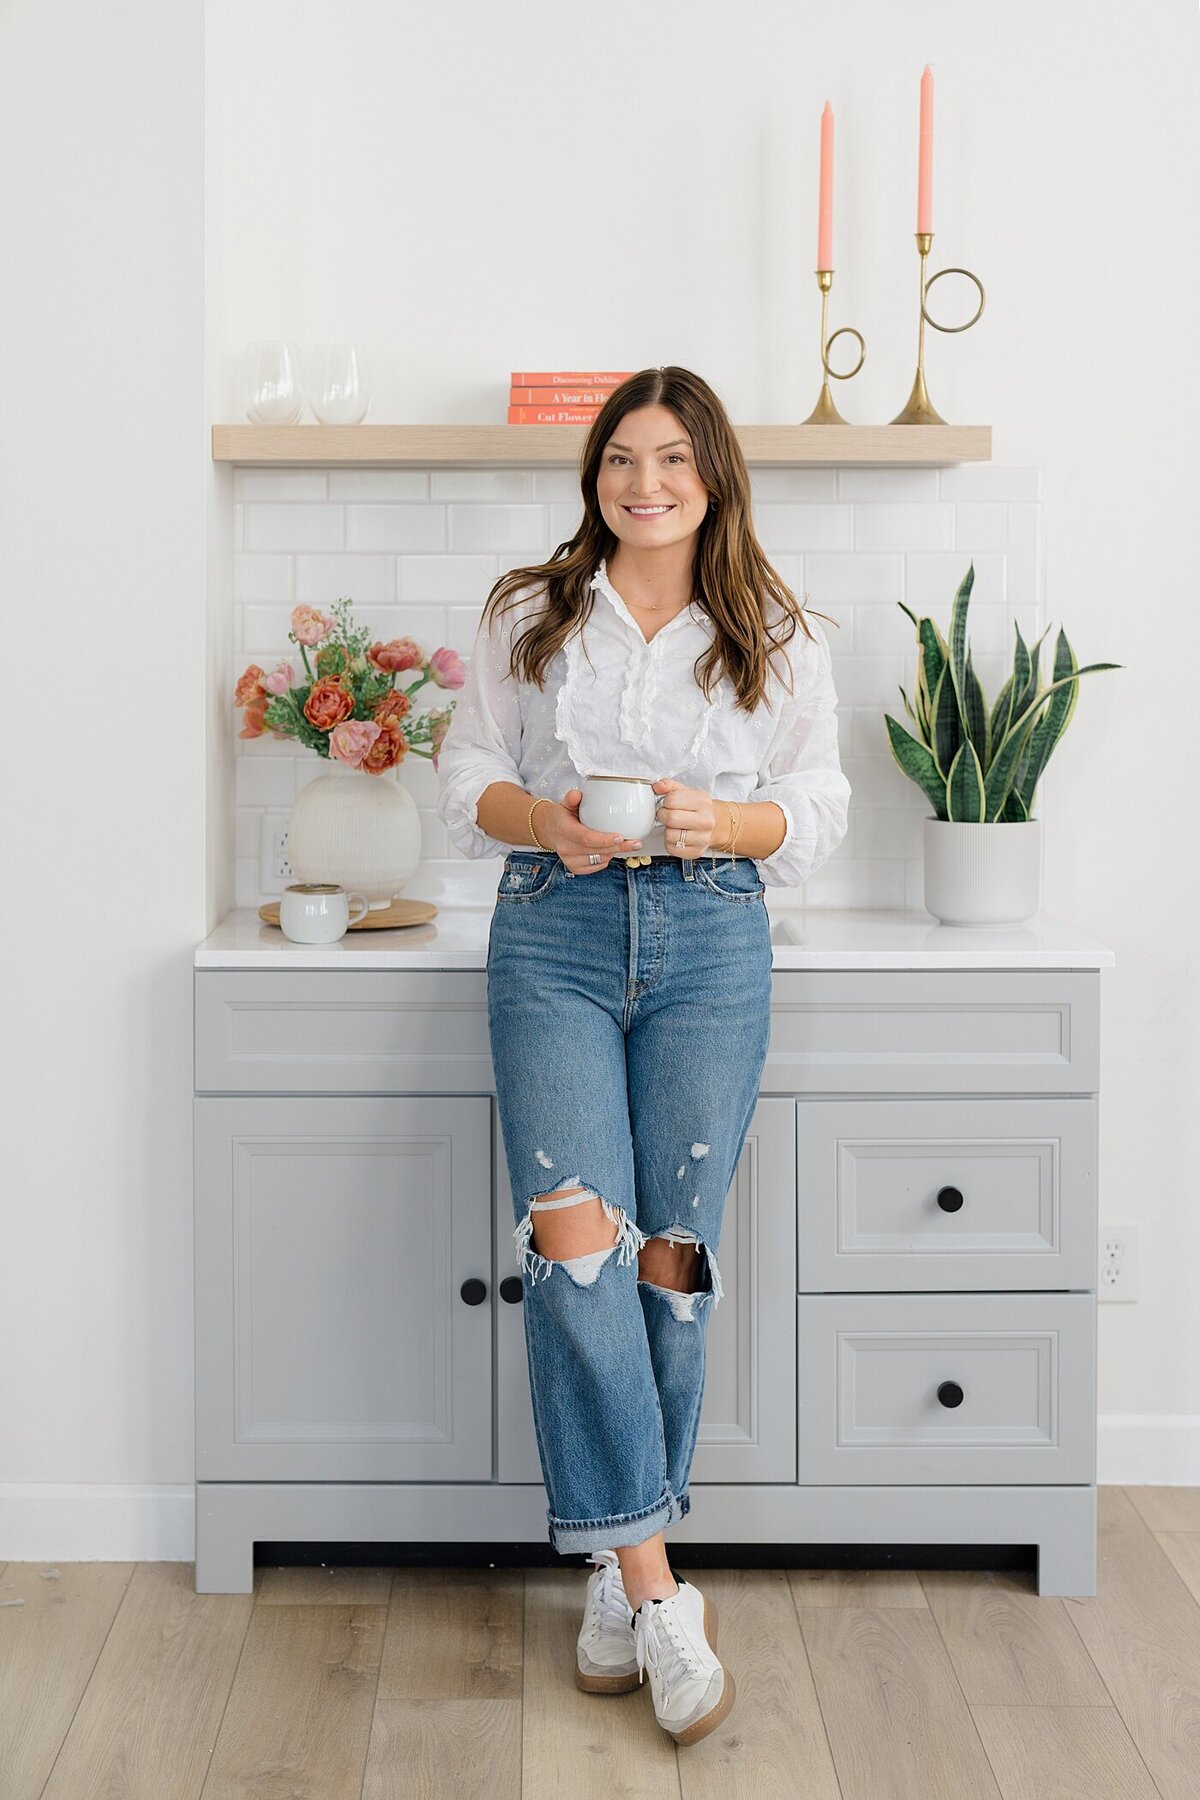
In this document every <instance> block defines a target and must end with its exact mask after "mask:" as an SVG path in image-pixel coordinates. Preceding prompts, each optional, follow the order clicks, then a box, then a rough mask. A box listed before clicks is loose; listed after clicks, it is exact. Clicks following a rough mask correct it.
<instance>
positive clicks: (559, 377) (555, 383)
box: [512, 369, 636, 388]
mask: <svg viewBox="0 0 1200 1800" xmlns="http://www.w3.org/2000/svg"><path fill="white" fill-rule="evenodd" d="M633 374H636V370H634V369H616V370H612V369H601V370H596V369H560V370H558V371H557V372H555V371H553V370H549V371H548V370H545V369H534V370H533V371H532V372H530V371H528V370H525V371H522V370H517V369H514V370H513V376H512V385H513V386H514V387H590V388H615V387H620V385H621V383H622V382H623V381H628V379H629V377H630V376H631V375H633Z"/></svg>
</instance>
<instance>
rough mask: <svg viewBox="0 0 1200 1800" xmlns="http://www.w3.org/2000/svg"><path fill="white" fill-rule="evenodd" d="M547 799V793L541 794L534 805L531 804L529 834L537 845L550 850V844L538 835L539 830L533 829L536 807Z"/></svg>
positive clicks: (539, 847)
mask: <svg viewBox="0 0 1200 1800" xmlns="http://www.w3.org/2000/svg"><path fill="white" fill-rule="evenodd" d="M545 799H546V796H545V794H539V795H538V797H537V799H536V800H535V801H534V803H533V806H531V807H530V809H529V835H530V837H531V838H532V839H533V841H534V843H535V844H536V845H537V847H538V849H539V850H549V848H550V846H549V844H543V842H542V840H541V838H540V837H539V836H538V834H537V832H536V831H535V830H534V829H533V813H534V808H535V807H538V806H540V805H541V804H542V802H543V801H544V800H545ZM546 803H547V805H549V802H548V801H547V802H546Z"/></svg>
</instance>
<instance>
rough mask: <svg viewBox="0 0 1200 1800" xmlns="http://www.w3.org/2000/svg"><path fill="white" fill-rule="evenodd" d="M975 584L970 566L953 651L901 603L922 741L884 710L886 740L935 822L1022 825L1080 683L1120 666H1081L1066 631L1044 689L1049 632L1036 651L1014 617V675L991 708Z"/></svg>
mask: <svg viewBox="0 0 1200 1800" xmlns="http://www.w3.org/2000/svg"><path fill="white" fill-rule="evenodd" d="M974 582H975V564H974V563H972V564H971V566H970V567H969V568H968V570H967V573H966V574H965V576H964V577H963V579H962V582H961V583H960V585H959V589H958V592H957V593H956V594H955V596H954V603H953V606H952V607H951V612H950V642H949V644H948V645H947V642H946V640H945V638H944V637H943V636H942V634H941V632H940V631H939V629H938V627H937V625H936V624H935V623H934V621H933V620H932V619H927V618H926V619H918V618H917V616H916V614H915V613H913V612H912V611H911V610H910V609H909V608H908V607H907V606H905V605H904V602H903V600H900V601H898V602H897V604H898V605H899V606H900V607H901V608H902V609H903V611H904V612H906V613H907V614H908V616H909V618H910V619H911V620H912V622H913V624H914V625H915V626H916V628H917V683H916V690H915V694H916V706H915V708H914V707H913V705H912V704H911V703H910V701H909V698H908V695H907V694H906V693H905V691H904V689H903V688H901V689H900V697H901V699H902V700H903V701H904V706H905V710H906V711H907V713H908V716H909V718H910V719H911V720H912V721H913V723H914V725H915V726H916V728H917V731H918V733H919V734H920V735H919V736H918V737H914V736H913V735H912V733H911V732H909V731H906V730H905V728H904V726H903V725H901V724H900V723H899V722H898V720H896V719H893V717H892V715H891V714H890V713H885V714H884V719H885V721H886V724H887V731H888V740H889V742H890V744H891V749H892V755H893V757H894V758H895V761H896V763H897V765H898V766H899V768H900V769H901V770H902V771H903V772H904V774H905V775H907V776H908V777H909V779H910V780H912V781H915V782H916V784H917V786H918V787H919V788H921V789H922V791H923V792H924V793H925V794H926V795H927V796H928V798H929V799H930V800H931V801H932V803H933V807H934V813H935V815H936V817H937V818H938V819H941V820H943V821H946V820H948V821H951V822H955V821H958V822H962V823H967V824H978V825H991V824H996V825H1006V824H1017V823H1025V822H1027V821H1029V820H1030V819H1032V816H1033V796H1034V791H1035V789H1036V787H1037V784H1038V782H1039V780H1040V779H1041V776H1042V771H1043V770H1044V769H1045V767H1046V764H1047V763H1048V762H1049V760H1050V756H1051V753H1052V752H1053V750H1054V748H1055V746H1056V745H1057V744H1058V742H1059V740H1060V738H1061V737H1062V734H1063V732H1064V731H1065V730H1066V728H1067V726H1068V725H1069V724H1070V722H1071V716H1072V714H1073V713H1074V711H1075V702H1076V699H1077V697H1078V692H1079V688H1078V682H1079V677H1080V676H1081V675H1091V674H1094V673H1095V672H1096V671H1097V670H1098V669H1119V668H1121V667H1122V666H1123V665H1122V664H1121V663H1089V664H1088V665H1087V667H1086V668H1083V669H1081V668H1080V667H1079V665H1078V663H1077V662H1076V661H1075V652H1074V651H1073V650H1072V648H1071V646H1070V644H1069V643H1068V642H1067V636H1066V633H1065V632H1064V631H1063V630H1062V629H1061V627H1060V629H1059V633H1058V639H1057V642H1056V644H1055V649H1054V670H1053V674H1052V676H1051V679H1050V681H1049V682H1047V683H1046V684H1045V685H1043V684H1042V683H1041V681H1040V679H1039V676H1038V659H1039V656H1040V653H1041V647H1042V639H1043V638H1044V637H1045V636H1046V632H1048V631H1049V629H1050V627H1049V626H1047V627H1046V631H1044V632H1043V633H1042V636H1041V637H1040V638H1039V639H1038V640H1037V642H1036V644H1034V645H1033V646H1032V648H1030V647H1028V646H1027V645H1026V643H1025V640H1024V638H1023V637H1022V636H1021V627H1020V626H1019V625H1018V624H1017V623H1016V620H1014V621H1013V627H1014V629H1015V631H1016V634H1017V641H1016V645H1015V647H1014V649H1013V669H1012V674H1011V675H1009V676H1008V678H1007V679H1006V680H1005V682H1004V685H1003V687H1002V688H1001V689H1000V692H999V694H998V695H997V697H996V700H995V703H994V705H992V707H991V708H990V709H989V707H988V704H987V701H986V699H985V697H984V693H983V689H982V688H981V686H980V684H979V678H978V676H977V675H976V673H975V670H974V668H973V667H972V665H971V652H970V651H969V650H968V649H967V605H968V602H969V600H970V596H971V588H972V587H973V585H974Z"/></svg>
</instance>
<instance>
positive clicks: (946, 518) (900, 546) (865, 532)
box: [853, 501, 954, 550]
mask: <svg viewBox="0 0 1200 1800" xmlns="http://www.w3.org/2000/svg"><path fill="white" fill-rule="evenodd" d="M953 543H954V508H953V507H952V506H943V505H942V504H941V502H940V501H938V502H935V503H934V504H933V505H932V506H930V505H926V504H924V503H923V502H920V501H917V502H913V503H911V504H905V503H903V502H901V503H898V504H895V505H889V504H888V503H887V502H885V501H866V502H864V503H863V504H862V505H860V506H855V508H854V544H853V547H854V549H855V550H949V549H950V547H951V546H952V544H953Z"/></svg>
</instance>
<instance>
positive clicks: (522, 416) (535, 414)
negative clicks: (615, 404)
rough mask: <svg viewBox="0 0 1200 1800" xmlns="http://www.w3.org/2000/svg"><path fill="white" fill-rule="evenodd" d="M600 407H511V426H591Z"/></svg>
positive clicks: (509, 420)
mask: <svg viewBox="0 0 1200 1800" xmlns="http://www.w3.org/2000/svg"><path fill="white" fill-rule="evenodd" d="M599 411H600V408H599V407H598V406H510V407H509V409H508V423H509V424H510V425H590V424H591V422H592V420H593V419H594V418H595V417H596V415H597V414H598V413H599Z"/></svg>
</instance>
